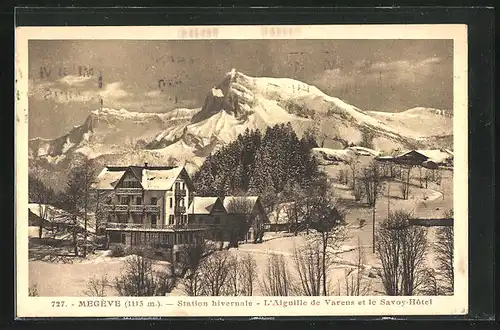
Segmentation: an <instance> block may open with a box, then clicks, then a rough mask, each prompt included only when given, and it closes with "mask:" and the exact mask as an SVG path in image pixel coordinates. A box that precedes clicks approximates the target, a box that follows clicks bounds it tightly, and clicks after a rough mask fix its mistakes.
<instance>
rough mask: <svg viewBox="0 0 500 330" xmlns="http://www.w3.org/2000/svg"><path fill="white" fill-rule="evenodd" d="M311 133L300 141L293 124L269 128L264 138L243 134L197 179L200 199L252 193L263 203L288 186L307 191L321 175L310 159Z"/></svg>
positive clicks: (215, 155) (203, 168)
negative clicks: (260, 198) (259, 197)
mask: <svg viewBox="0 0 500 330" xmlns="http://www.w3.org/2000/svg"><path fill="white" fill-rule="evenodd" d="M316 146H317V144H316V141H315V138H314V136H313V135H312V134H311V133H306V134H304V136H303V137H302V138H301V139H299V138H298V137H297V135H296V134H295V131H294V130H293V128H292V126H291V125H290V123H288V124H286V125H285V124H279V125H275V126H273V127H269V128H268V129H267V130H266V132H265V134H262V133H261V132H260V131H259V130H249V129H247V130H246V131H245V132H244V134H240V135H239V136H238V138H237V139H236V140H235V141H234V142H232V143H229V144H227V145H225V146H223V147H221V148H220V149H218V150H217V151H216V152H214V153H213V154H212V155H210V156H208V157H207V159H206V160H205V162H204V163H203V165H202V166H201V168H200V170H199V171H198V172H197V173H196V174H195V176H194V185H195V187H196V193H197V194H198V195H200V196H226V195H240V194H244V193H251V194H256V195H260V196H261V197H262V198H263V200H264V203H266V202H267V200H266V199H270V198H272V197H273V196H275V195H276V194H278V193H280V192H282V191H283V190H284V189H285V184H294V183H295V184H298V185H299V186H300V187H303V188H306V187H308V186H309V185H310V184H311V183H312V182H313V181H314V180H315V179H316V178H317V177H318V174H319V171H318V164H317V163H316V161H315V159H314V158H313V157H312V156H311V153H310V151H311V148H313V147H316Z"/></svg>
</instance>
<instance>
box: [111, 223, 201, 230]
mask: <svg viewBox="0 0 500 330" xmlns="http://www.w3.org/2000/svg"><path fill="white" fill-rule="evenodd" d="M205 229H206V227H205V226H201V225H161V224H156V225H147V224H142V223H118V222H108V223H106V230H108V231H203V230H205Z"/></svg>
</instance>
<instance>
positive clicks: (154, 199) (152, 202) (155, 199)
mask: <svg viewBox="0 0 500 330" xmlns="http://www.w3.org/2000/svg"><path fill="white" fill-rule="evenodd" d="M157 200H158V199H157V198H156V197H151V205H156V201H157Z"/></svg>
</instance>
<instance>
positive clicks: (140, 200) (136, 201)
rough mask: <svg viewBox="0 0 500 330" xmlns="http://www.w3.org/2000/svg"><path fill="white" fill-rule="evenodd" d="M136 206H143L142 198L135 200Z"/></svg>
mask: <svg viewBox="0 0 500 330" xmlns="http://www.w3.org/2000/svg"><path fill="white" fill-rule="evenodd" d="M135 204H137V205H142V197H136V198H135Z"/></svg>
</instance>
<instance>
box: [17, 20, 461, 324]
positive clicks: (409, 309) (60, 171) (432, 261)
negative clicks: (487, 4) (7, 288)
mask: <svg viewBox="0 0 500 330" xmlns="http://www.w3.org/2000/svg"><path fill="white" fill-rule="evenodd" d="M15 66H16V96H15V97H16V109H15V113H16V117H15V118H16V122H15V132H16V140H15V141H16V146H15V148H16V149H15V152H16V164H15V166H16V196H15V203H16V206H15V207H16V217H15V219H14V220H15V222H16V269H15V272H16V279H17V281H16V316H17V317H96V316H99V317H108V316H109V317H121V316H127V317H134V316H137V317H162V316H163V317H182V316H190V317H224V316H228V317H235V316H243V317H268V316H276V317H279V316H363V315H366V316H389V315H390V316H393V315H444V314H446V315H448V314H454V315H459V314H466V313H467V311H468V298H467V297H468V263H467V260H468V251H467V245H468V231H467V228H468V209H467V204H468V196H467V182H468V176H467V27H466V25H349V26H347V25H346V26H341V25H331V26H330V25H314V26H306V25H304V26H284V25H280V26H258V25H256V26H189V27H188V26H170V27H151V26H150V27H20V28H17V29H16V61H15Z"/></svg>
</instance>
